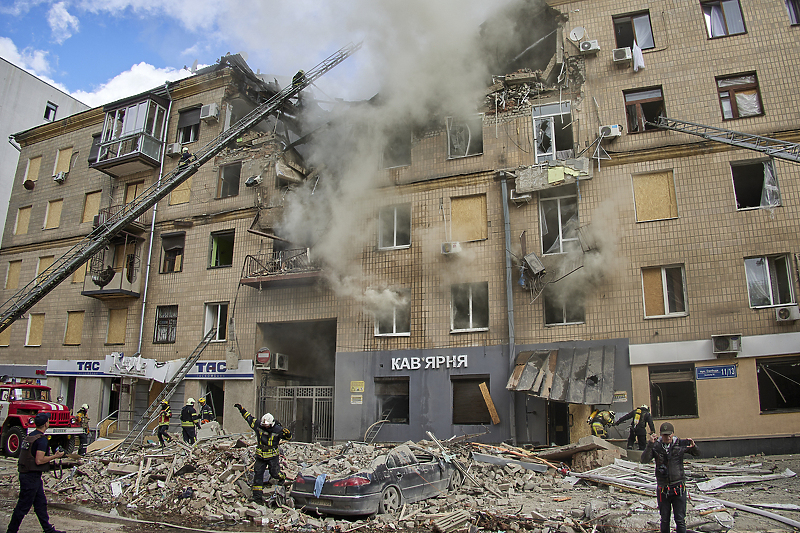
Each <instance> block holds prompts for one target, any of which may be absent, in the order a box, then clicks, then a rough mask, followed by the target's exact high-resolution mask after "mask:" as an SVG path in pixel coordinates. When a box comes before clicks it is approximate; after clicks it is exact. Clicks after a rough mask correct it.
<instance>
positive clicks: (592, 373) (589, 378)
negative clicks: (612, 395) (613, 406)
mask: <svg viewBox="0 0 800 533" xmlns="http://www.w3.org/2000/svg"><path fill="white" fill-rule="evenodd" d="M603 348H604V347H603V346H595V347H593V348H590V349H589V360H588V361H587V363H586V388H585V390H584V397H583V401H584V402H585V403H586V405H595V404H599V403H602V402H601V401H600V399H601V396H600V390H601V388H602V386H603Z"/></svg>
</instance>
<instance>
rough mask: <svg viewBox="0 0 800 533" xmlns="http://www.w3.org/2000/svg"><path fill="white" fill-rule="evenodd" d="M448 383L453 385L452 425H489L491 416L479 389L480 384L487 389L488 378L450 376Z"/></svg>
mask: <svg viewBox="0 0 800 533" xmlns="http://www.w3.org/2000/svg"><path fill="white" fill-rule="evenodd" d="M450 381H451V383H452V385H453V424H464V425H479V424H491V423H492V415H490V414H489V407H487V405H486V400H485V399H484V398H483V393H482V392H481V388H480V385H481V383H486V387H487V389H489V376H450ZM489 390H491V389H489Z"/></svg>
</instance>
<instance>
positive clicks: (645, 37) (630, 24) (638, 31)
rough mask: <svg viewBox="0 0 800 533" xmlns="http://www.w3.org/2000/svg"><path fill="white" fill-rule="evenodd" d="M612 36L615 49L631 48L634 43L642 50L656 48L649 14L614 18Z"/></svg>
mask: <svg viewBox="0 0 800 533" xmlns="http://www.w3.org/2000/svg"><path fill="white" fill-rule="evenodd" d="M614 34H615V36H616V38H617V48H633V43H634V42H635V43H636V44H638V45H639V48H641V49H642V50H648V49H650V48H655V46H656V44H655V41H653V29H652V27H651V25H650V13H649V12H644V13H634V14H633V15H620V16H617V17H614Z"/></svg>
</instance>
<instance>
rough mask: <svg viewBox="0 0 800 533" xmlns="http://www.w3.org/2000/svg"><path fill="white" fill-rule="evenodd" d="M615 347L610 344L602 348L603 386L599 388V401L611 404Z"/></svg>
mask: <svg viewBox="0 0 800 533" xmlns="http://www.w3.org/2000/svg"><path fill="white" fill-rule="evenodd" d="M616 352H617V349H616V347H615V346H614V345H612V344H607V345H606V346H605V347H604V348H603V386H602V387H601V389H600V403H601V404H603V405H611V402H613V401H614V372H615V371H614V365H615V364H616V363H615V360H616Z"/></svg>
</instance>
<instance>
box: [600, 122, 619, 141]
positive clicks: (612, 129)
mask: <svg viewBox="0 0 800 533" xmlns="http://www.w3.org/2000/svg"><path fill="white" fill-rule="evenodd" d="M620 135H622V126H621V125H619V124H608V125H606V126H600V137H603V138H604V139H613V138H614V137H619V136H620Z"/></svg>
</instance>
